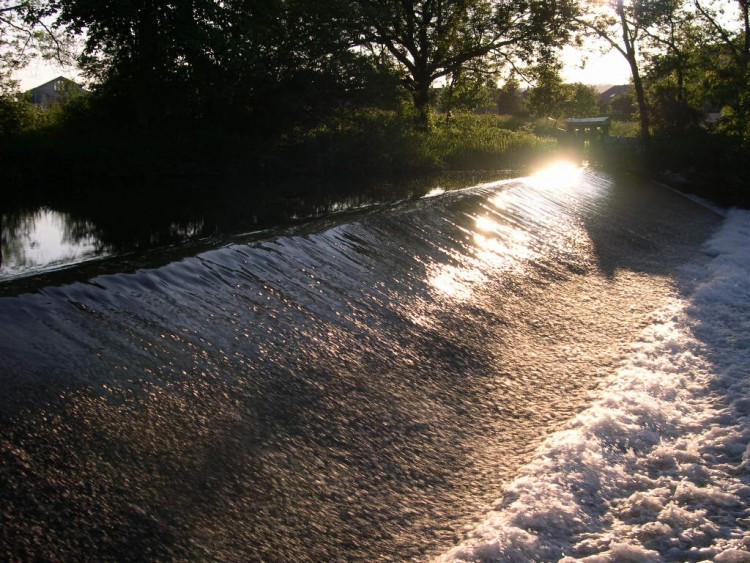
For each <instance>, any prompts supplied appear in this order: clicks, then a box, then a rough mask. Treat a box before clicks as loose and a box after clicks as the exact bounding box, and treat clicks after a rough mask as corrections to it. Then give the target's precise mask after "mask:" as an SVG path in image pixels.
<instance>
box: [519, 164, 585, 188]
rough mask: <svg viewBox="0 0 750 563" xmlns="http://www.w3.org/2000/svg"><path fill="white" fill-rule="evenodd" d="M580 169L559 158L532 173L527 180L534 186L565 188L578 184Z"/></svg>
mask: <svg viewBox="0 0 750 563" xmlns="http://www.w3.org/2000/svg"><path fill="white" fill-rule="evenodd" d="M582 171H583V169H582V168H580V167H579V166H576V165H575V164H574V163H572V162H569V161H566V160H559V161H557V162H554V163H552V164H550V165H548V166H546V167H545V168H543V169H541V170H539V171H538V172H536V173H535V174H533V175H532V176H531V177H530V178H529V179H528V180H527V182H528V183H529V184H530V185H531V186H533V187H535V188H541V189H562V190H567V189H570V188H572V187H573V186H575V185H576V184H578V182H579V181H580V178H581V173H582Z"/></svg>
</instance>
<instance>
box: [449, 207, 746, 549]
mask: <svg viewBox="0 0 750 563" xmlns="http://www.w3.org/2000/svg"><path fill="white" fill-rule="evenodd" d="M705 248H706V251H707V253H708V255H709V258H710V259H709V260H708V262H707V263H701V264H694V265H692V266H690V267H689V268H688V267H686V268H685V270H684V277H685V280H686V281H685V283H687V280H689V283H690V287H689V289H688V295H687V297H685V296H678V295H675V296H674V297H673V299H672V302H671V304H670V305H669V306H668V307H667V308H665V309H664V310H662V311H660V312H658V313H657V314H655V316H654V322H653V324H652V325H651V326H650V327H648V328H647V329H646V330H645V331H644V332H643V334H642V336H641V338H640V341H639V342H637V343H635V344H634V346H633V349H632V353H631V354H630V355H629V356H628V359H627V360H626V361H625V362H624V363H623V365H621V367H620V368H619V369H618V370H617V372H616V373H614V374H613V375H612V377H611V378H610V379H609V381H607V383H606V385H605V386H603V387H602V389H603V390H602V392H601V394H600V396H599V399H598V400H597V401H596V402H595V403H594V404H593V405H592V406H591V407H590V408H588V409H587V410H586V411H584V412H583V413H581V414H580V415H578V416H577V417H576V418H575V419H574V420H572V421H571V422H570V423H569V424H568V426H567V428H565V429H564V430H562V431H560V432H558V433H556V434H554V435H552V436H551V437H549V438H548V439H547V440H546V442H545V443H544V444H543V445H542V446H541V447H540V448H539V450H538V451H537V452H536V454H535V459H534V461H533V462H532V463H530V464H529V465H528V466H526V467H525V468H524V470H523V471H522V474H521V476H520V477H518V478H517V479H516V480H515V481H513V482H512V483H510V484H509V485H508V486H507V487H506V489H505V490H504V491H503V497H502V499H501V500H500V501H498V505H497V506H496V509H495V510H494V511H493V512H492V513H491V514H489V515H488V516H487V518H486V520H485V521H484V522H483V523H482V524H481V525H479V526H478V527H477V528H476V529H475V530H473V532H471V534H470V535H469V537H468V538H467V539H466V540H465V541H464V542H463V543H462V544H461V545H459V546H457V547H456V548H454V549H453V550H451V551H450V552H449V553H447V554H445V555H444V556H442V557H440V558H439V560H440V561H511V562H515V561H518V562H526V561H566V562H571V561H586V562H588V563H593V562H608V561H702V560H713V561H719V562H736V561H745V562H747V561H750V532H749V531H748V529H749V528H750V510H749V509H748V506H749V502H748V501H750V448H748V442H750V417H749V416H748V415H750V382H749V379H750V213H748V212H745V211H738V210H733V211H730V212H729V214H728V217H727V219H726V221H725V224H724V226H723V228H722V229H721V230H720V232H718V233H717V234H716V235H715V236H714V237H713V238H712V239H711V240H710V241H709V242H708V243H707V244H706V247H705Z"/></svg>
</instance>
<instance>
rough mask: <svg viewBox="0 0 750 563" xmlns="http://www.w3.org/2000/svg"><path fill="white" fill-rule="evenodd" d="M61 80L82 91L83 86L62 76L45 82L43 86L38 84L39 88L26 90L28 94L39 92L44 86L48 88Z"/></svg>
mask: <svg viewBox="0 0 750 563" xmlns="http://www.w3.org/2000/svg"><path fill="white" fill-rule="evenodd" d="M61 80H62V81H63V82H66V83H69V84H75V85H76V86H77V87H78V88H79V89H81V90H83V86H81V85H80V84H78V83H77V82H76V81H75V80H71V79H70V78H66V77H64V76H58V77H57V78H53V79H52V80H49V81H47V82H45V83H44V84H40V85H39V86H35V87H34V88H31V89H30V90H28V92H34V90H39V89H41V88H44V87H45V86H50V85H52V84H54V83H56V82H60V81H61Z"/></svg>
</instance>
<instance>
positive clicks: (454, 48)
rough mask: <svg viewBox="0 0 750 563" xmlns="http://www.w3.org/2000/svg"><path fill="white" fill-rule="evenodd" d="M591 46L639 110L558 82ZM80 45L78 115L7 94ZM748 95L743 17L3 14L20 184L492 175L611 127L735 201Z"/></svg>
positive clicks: (619, 6) (703, 11)
mask: <svg viewBox="0 0 750 563" xmlns="http://www.w3.org/2000/svg"><path fill="white" fill-rule="evenodd" d="M585 37H587V38H588V39H586V40H587V41H591V40H597V41H600V42H601V43H602V45H603V46H604V47H605V48H607V49H613V50H615V51H617V52H619V53H620V54H621V55H622V56H623V57H624V58H625V60H626V61H627V63H628V65H629V68H630V69H631V74H632V87H633V90H632V92H633V93H632V98H631V96H627V95H626V96H620V97H619V98H617V99H615V100H613V101H612V102H611V103H610V104H609V105H608V106H607V107H600V106H599V102H598V98H597V95H596V92H594V91H593V90H592V89H591V88H590V87H588V86H585V85H582V84H565V83H564V82H563V81H562V79H561V78H560V66H559V64H558V63H557V62H556V57H555V52H556V49H558V48H559V47H561V46H563V45H565V44H568V43H570V42H572V41H581V40H583V39H584V38H585ZM75 42H78V44H79V45H82V53H81V54H80V55H79V56H78V64H79V67H80V68H81V69H82V70H83V72H84V73H85V75H86V77H87V78H88V80H89V81H90V84H91V90H92V91H93V92H92V94H91V95H90V96H87V97H86V98H85V99H77V100H73V101H71V103H69V104H66V105H65V106H64V107H58V108H55V109H53V110H51V111H50V110H47V111H44V112H42V111H40V110H39V109H38V108H37V107H35V106H32V105H31V104H29V103H28V100H24V99H23V98H22V97H21V96H19V95H18V94H17V93H16V90H15V87H14V84H13V82H12V80H10V77H11V72H12V71H14V70H16V69H18V68H20V67H22V66H23V65H24V64H26V63H27V62H28V60H29V59H30V58H31V57H33V56H41V57H55V58H58V59H64V58H65V57H68V56H70V52H71V51H70V49H69V47H70V45H72V44H74V43H75ZM519 79H520V80H519ZM749 92H750V18H749V17H748V3H747V2H745V1H744V0H632V1H626V0H613V1H611V2H601V1H599V0H556V1H555V2H548V1H541V0H531V1H529V0H510V1H499V0H413V1H409V2H403V1H400V0H398V1H396V0H378V1H375V0H354V1H345V0H325V1H322V0H321V1H318V2H309V1H306V0H222V1H218V0H182V1H180V2H173V1H169V0H15V1H14V0H0V143H2V144H3V145H4V148H3V150H4V151H5V152H6V153H7V154H10V155H14V161H13V162H14V163H15V165H14V166H15V168H13V167H11V169H13V170H12V174H14V175H15V177H26V176H28V174H29V173H30V171H37V172H38V170H39V169H40V168H44V169H47V170H51V169H54V167H55V166H58V168H59V170H60V172H59V173H60V174H69V173H71V172H73V173H75V170H78V172H77V173H78V174H90V175H92V176H94V175H96V174H98V173H102V172H103V170H102V169H106V170H108V171H113V170H114V171H118V170H119V171H120V172H118V173H123V174H125V173H127V170H128V169H131V170H132V169H133V168H138V169H139V170H142V171H143V173H144V174H149V173H160V174H161V173H167V174H170V173H180V174H195V173H208V174H214V173H217V171H219V170H221V169H234V170H235V171H237V170H242V171H244V172H245V173H269V171H273V170H276V169H277V168H283V169H286V170H290V171H294V172H296V173H303V174H308V173H310V172H316V171H318V172H321V173H324V172H326V171H330V170H333V169H335V168H337V167H338V168H339V169H341V168H358V169H362V170H367V171H373V170H376V169H377V170H380V171H382V172H387V173H392V172H393V173H397V172H398V173H400V172H403V171H414V170H423V169H429V168H436V167H445V166H452V167H471V166H480V167H481V166H487V165H488V162H490V161H492V162H495V163H496V165H497V166H501V162H503V161H504V160H503V159H502V158H500V155H502V154H505V153H508V152H509V151H510V152H512V150H511V148H510V147H511V146H515V145H513V143H515V142H516V141H517V140H518V138H517V137H514V135H520V134H521V133H517V132H514V133H512V132H511V130H518V129H519V128H521V129H524V130H525V131H527V133H524V134H530V133H531V132H536V133H540V132H543V131H545V129H544V127H540V126H539V125H538V124H534V122H533V121H532V120H537V122H538V121H544V122H545V123H554V126H551V129H550V130H551V131H553V130H554V127H555V126H559V122H560V120H561V119H562V118H564V117H570V116H587V115H589V116H590V115H595V114H598V113H600V112H608V113H609V114H610V115H612V116H613V117H615V118H618V119H630V118H631V116H632V118H634V119H636V120H637V121H638V124H639V135H640V138H641V139H642V142H643V144H644V147H645V148H644V149H639V152H638V154H640V155H645V157H646V158H645V159H641V160H643V162H644V163H646V164H650V165H652V166H656V167H661V168H671V169H672V170H674V171H677V172H679V173H680V174H682V176H684V177H686V178H688V179H691V178H704V179H705V178H707V177H709V176H710V174H711V167H712V166H717V167H719V168H718V169H717V170H715V171H714V172H716V173H719V174H722V175H723V176H722V178H724V176H726V182H727V184H728V185H731V186H736V185H745V184H746V180H747V179H748V178H750V174H749V173H748V170H747V168H748V166H747V165H745V164H743V161H744V159H740V158H734V156H736V155H741V154H743V151H745V150H746V149H747V146H748V143H749V142H750V95H749ZM631 100H632V101H631ZM480 110H481V112H482V113H484V114H485V115H484V117H481V118H479V117H471V112H475V111H480ZM436 111H437V112H438V114H437V115H436V113H435V112H436ZM498 114H511V115H513V117H512V118H511V119H510V120H508V119H504V120H501V119H499V118H497V115H498ZM524 121H525V122H526V124H527V125H525V126H524V125H523V122H524ZM480 122H481V125H480ZM628 127H630V126H628V125H622V124H617V125H616V126H615V127H614V128H613V131H623V130H625V129H627V128H628ZM500 130H502V132H501V131H500ZM511 138H512V139H515V140H513V142H511V143H510V145H507V144H506V143H505V141H502V139H511ZM675 139H677V140H679V142H675ZM532 144H536V145H539V146H542V145H543V146H545V147H546V146H548V145H547V141H538V142H535V143H532ZM459 145H461V146H459ZM717 147H721V155H733V156H732V157H731V158H729V157H727V156H721V155H718V156H710V157H707V158H706V159H701V158H700V155H701V151H704V152H705V154H706V155H714V153H715V152H716V151H717V150H719V149H717ZM667 149H668V150H667ZM24 151H26V152H24ZM521 152H523V151H521ZM490 155H494V156H490ZM509 158H510V157H508V158H505V161H507V160H508V159H509ZM514 158H515V157H514ZM649 158H650V160H649ZM40 159H43V160H40ZM493 159H494V160H493ZM657 159H660V160H657ZM42 161H43V162H44V165H43V166H40V162H42ZM66 162H69V163H71V164H68V165H65V164H64V163H66ZM282 162H284V163H285V164H282ZM54 163H57V164H55V166H53V164H54ZM352 163H357V164H356V166H354V165H352ZM74 166H77V167H78V168H77V169H75V168H73V167H74ZM9 173H11V172H9ZM368 173H369V172H368ZM743 183H745V184H743ZM732 189H734V188H732ZM742 197H744V196H742ZM740 199H741V198H740Z"/></svg>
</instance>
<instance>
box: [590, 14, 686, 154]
mask: <svg viewBox="0 0 750 563" xmlns="http://www.w3.org/2000/svg"><path fill="white" fill-rule="evenodd" d="M678 2H679V0H631V1H628V2H626V1H625V0H609V1H608V2H606V3H602V2H600V1H599V0H584V1H583V5H584V8H583V13H584V14H585V15H584V16H581V17H579V18H578V19H577V21H578V23H579V24H580V25H581V26H582V28H583V29H584V31H585V32H586V33H588V34H589V35H592V36H594V37H598V38H599V39H601V40H603V41H604V42H605V44H606V45H608V46H609V47H610V48H612V49H615V50H616V51H617V52H618V53H620V54H621V55H622V56H623V57H624V58H625V60H626V61H627V63H628V66H629V67H630V74H631V78H632V80H633V90H634V93H635V99H636V104H637V107H638V118H639V120H640V132H641V139H642V140H643V142H644V144H646V145H648V144H649V143H650V139H651V122H650V117H649V106H648V103H647V100H646V92H645V88H644V84H643V78H642V71H641V57H640V53H639V51H640V48H641V44H642V42H643V39H644V37H647V36H649V35H650V30H651V29H653V28H654V27H656V26H658V25H659V24H660V23H662V22H663V21H664V18H665V17H666V16H667V15H668V14H670V13H672V12H673V11H674V10H675V9H676V8H677V6H678Z"/></svg>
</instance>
